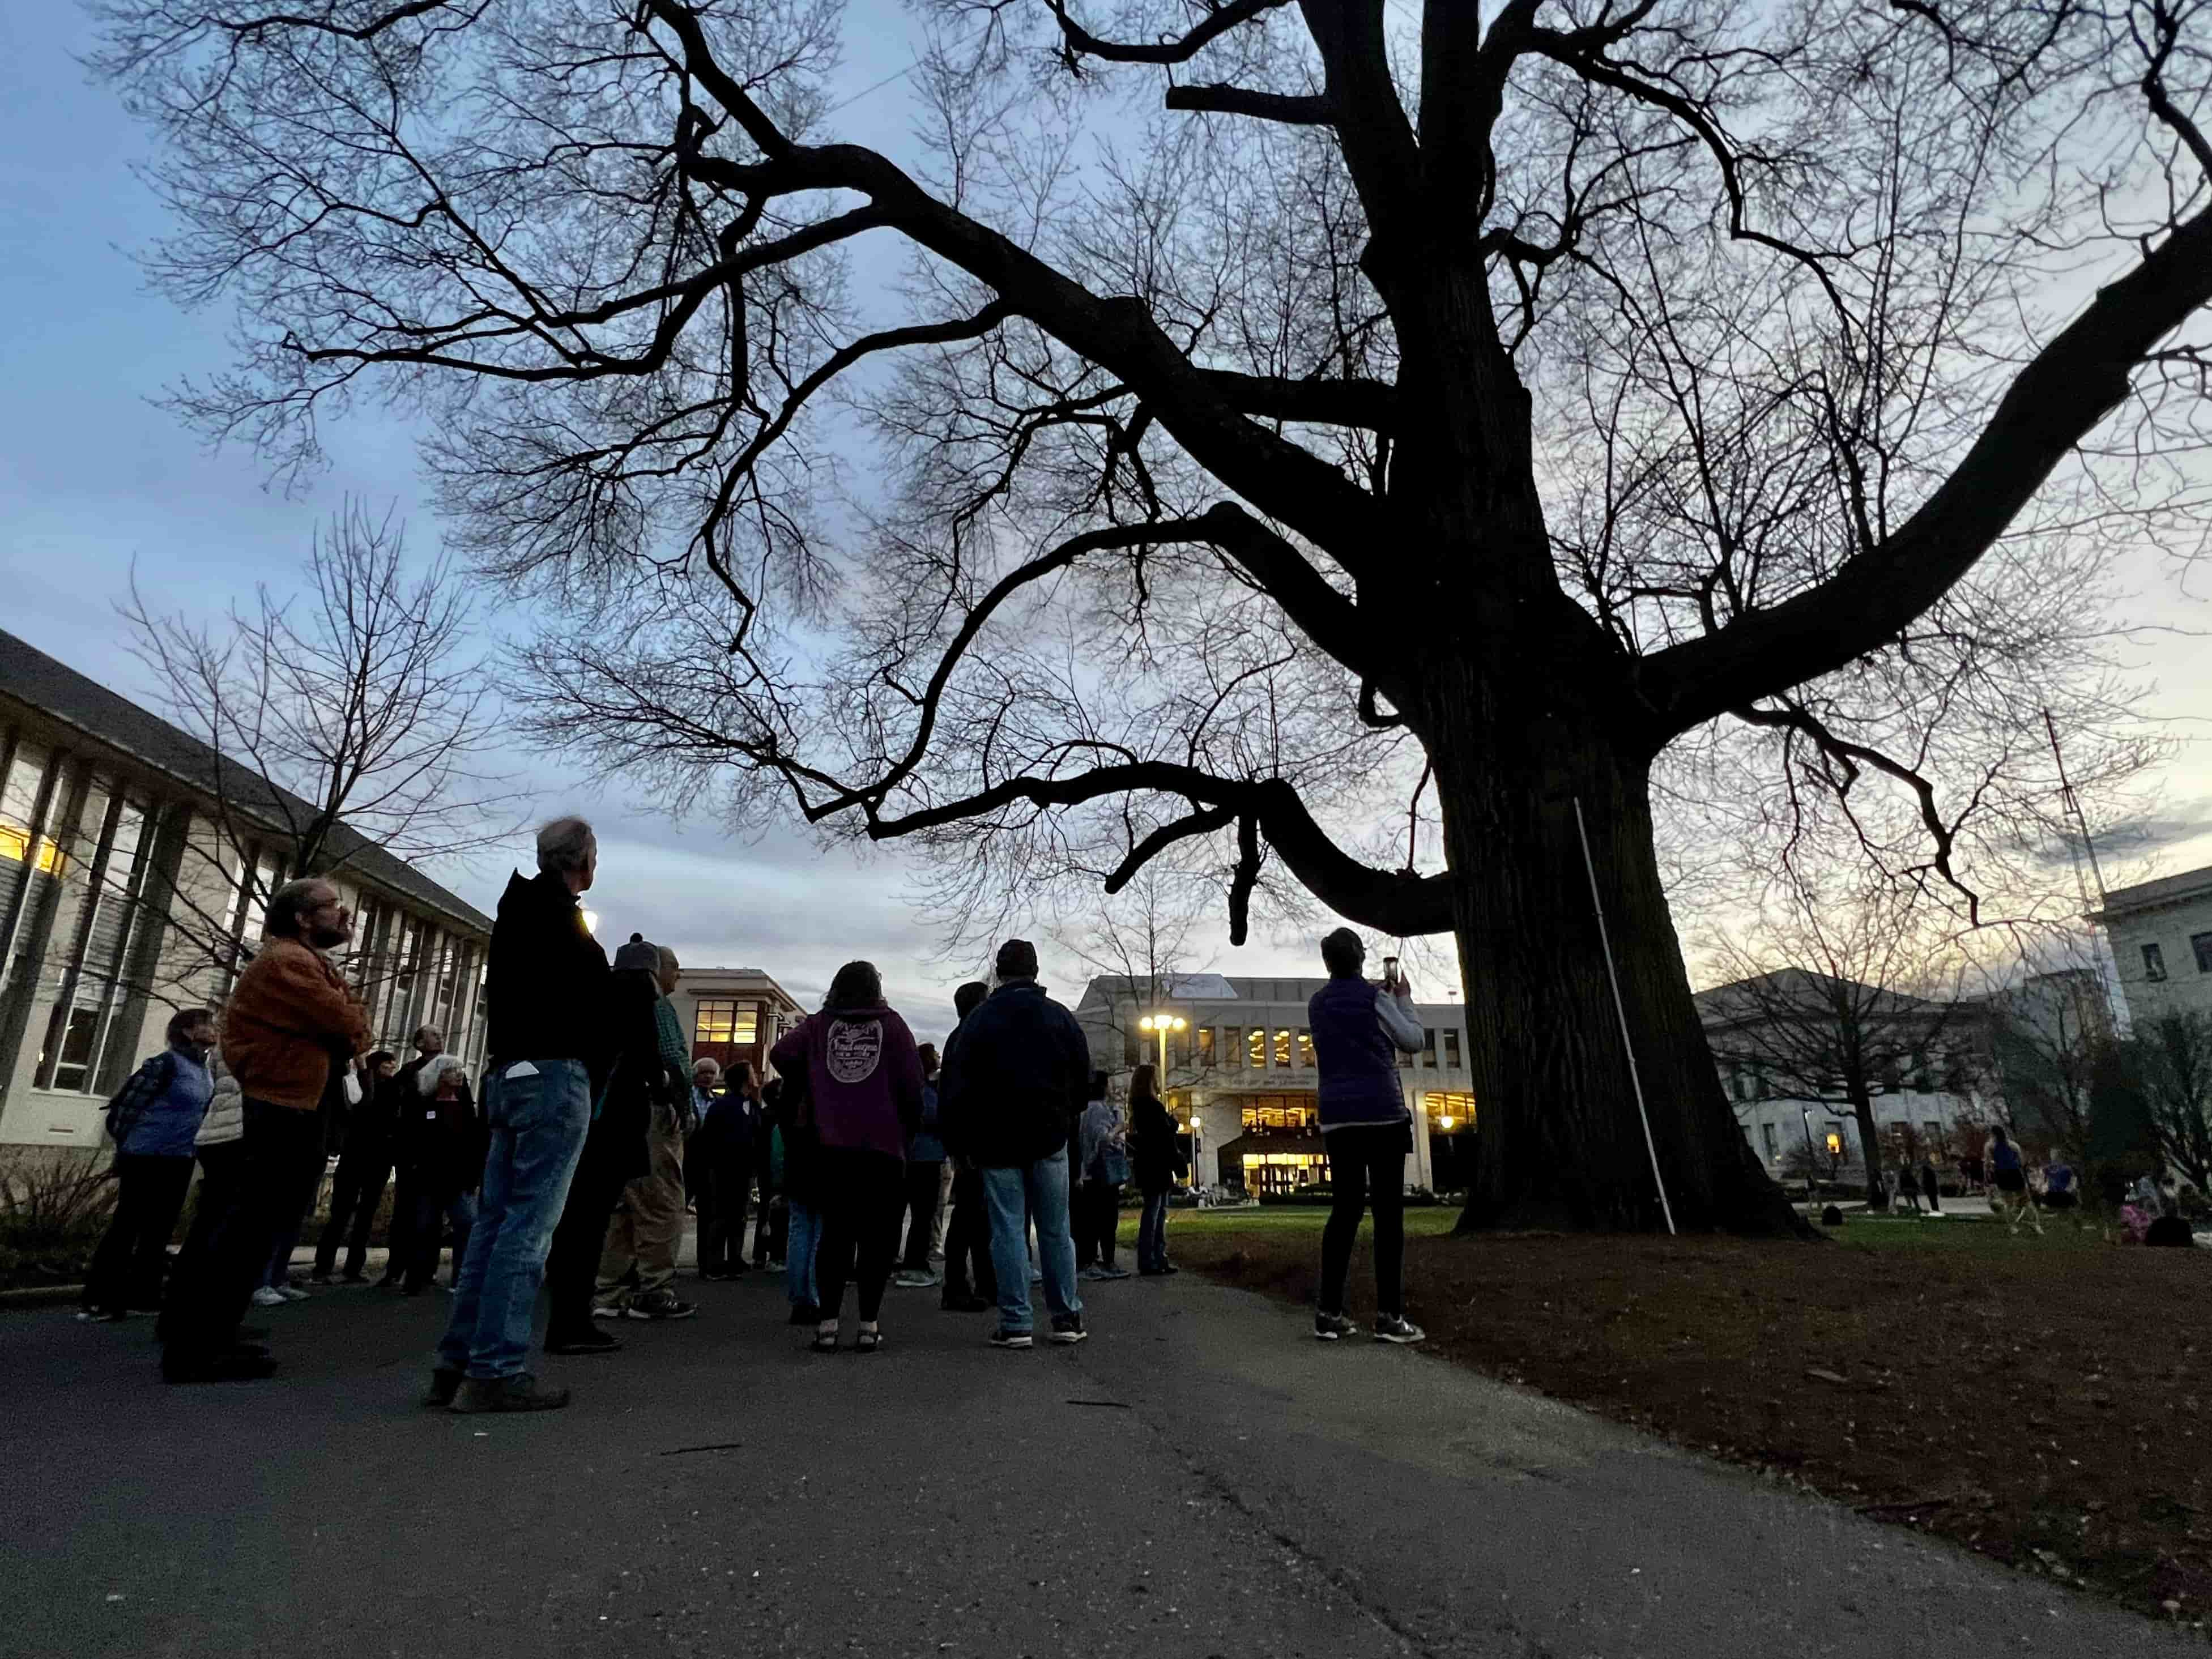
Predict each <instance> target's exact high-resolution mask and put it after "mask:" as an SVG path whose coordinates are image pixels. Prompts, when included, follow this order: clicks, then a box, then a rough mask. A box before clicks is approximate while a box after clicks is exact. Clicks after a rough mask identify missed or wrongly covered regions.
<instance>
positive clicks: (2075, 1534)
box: [1170, 1211, 2212, 1628]
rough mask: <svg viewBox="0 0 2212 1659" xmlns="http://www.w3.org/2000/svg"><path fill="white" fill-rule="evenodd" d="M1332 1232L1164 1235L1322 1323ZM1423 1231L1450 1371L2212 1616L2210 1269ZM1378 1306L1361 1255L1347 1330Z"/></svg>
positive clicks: (1957, 1227) (2183, 1262)
mask: <svg viewBox="0 0 2212 1659" xmlns="http://www.w3.org/2000/svg"><path fill="white" fill-rule="evenodd" d="M1319 1215H1320V1212H1304V1213H1299V1214H1295V1215H1285V1214H1282V1213H1281V1212H1264V1213H1263V1215H1262V1216H1261V1218H1259V1219H1258V1220H1257V1221H1256V1222H1248V1223H1244V1224H1243V1225H1239V1223H1238V1222H1237V1221H1232V1220H1231V1219H1230V1218H1202V1219H1200V1220H1198V1221H1197V1222H1196V1223H1195V1225H1193V1224H1192V1222H1191V1220H1190V1218H1177V1220H1176V1224H1175V1227H1174V1229H1173V1231H1171V1233H1170V1239H1171V1243H1172V1246H1173V1249H1174V1254H1175V1255H1176V1256H1177V1257H1178V1258H1179V1259H1180V1260H1181V1261H1182V1262H1183V1263H1184V1264H1185V1265H1186V1266H1188V1267H1196V1268H1199V1269H1201V1270H1203V1271H1205V1272H1206V1273H1209V1274H1211V1275H1212V1276H1213V1277H1216V1278H1218V1279H1225V1280H1226V1281H1228V1282H1230V1283H1232V1284H1236V1285H1243V1286H1246V1287H1248V1288H1251V1289H1255V1290H1261V1291H1268V1292H1271V1293H1273V1294H1275V1295H1278V1296H1281V1297H1288V1298H1291V1299H1293V1300H1310V1298H1311V1297H1312V1294H1313V1289H1314V1279H1315V1277H1316V1267H1317V1265H1318V1262H1317V1258H1318V1251H1319V1238H1320V1229H1319V1227H1318V1225H1301V1224H1302V1223H1312V1224H1317V1222H1318V1219H1319ZM1448 1221H1449V1217H1448V1216H1446V1215H1445V1214H1444V1212H1441V1211H1437V1212H1414V1215H1413V1225H1414V1227H1415V1232H1414V1236H1413V1237H1409V1239H1408V1240H1407V1300H1408V1303H1409V1304H1410V1306H1409V1311H1410V1313H1411V1314H1412V1316H1413V1317H1414V1318H1415V1319H1417V1320H1418V1321H1419V1322H1421V1323H1422V1324H1423V1325H1425V1327H1426V1328H1427V1329H1428V1331H1429V1333H1430V1338H1431V1346H1433V1347H1434V1348H1436V1349H1437V1351H1439V1352H1443V1353H1444V1354H1445V1355H1447V1356H1449V1358H1452V1359H1454V1360H1455V1361H1457V1362H1459V1363H1461V1364H1468V1365H1471V1366H1474V1367H1477V1368H1479V1369H1480V1370H1485V1371H1487V1372H1490V1373H1492V1374H1493V1375H1496V1376H1502V1377H1505V1378H1507V1379H1509V1380H1511V1381H1515V1382H1520V1383H1526V1384H1528V1386H1530V1387H1533V1388H1536V1389H1541V1390H1542V1391H1543V1392H1545V1393H1547V1394H1550V1395H1556V1396H1558V1397H1559V1398H1561V1399H1564V1400H1569V1401H1574V1402H1575V1403H1576V1404H1577V1405H1582V1406H1585V1407H1589V1408H1591V1409H1593V1410H1595V1411H1598V1412H1601V1413H1604V1414H1605V1415H1607V1416H1608V1417H1613V1418H1616V1419H1621V1420H1623V1421H1626V1422H1630V1423H1633V1424H1636V1425H1639V1426H1642V1427H1645V1428H1648V1429H1650V1430H1652V1431H1656V1432H1657V1433H1660V1434H1662V1435H1664V1436H1667V1437H1669V1438H1671V1439H1673V1440H1675V1441H1677V1442H1680V1443H1683V1444H1685V1445H1687V1446H1690V1447H1692V1448H1693V1449H1699V1450H1701V1451H1706V1452H1709V1453H1711V1454H1712V1455H1717V1456H1720V1457H1723V1458H1727V1459H1729V1460H1730V1461H1732V1462H1740V1463H1747V1464H1752V1465H1754V1466H1756V1467H1759V1468H1765V1469H1769V1470H1771V1471H1774V1472H1777V1473H1778V1474H1784V1475H1785V1476H1788V1477H1790V1478H1791V1479H1793V1480H1798V1481H1801V1482H1802V1483H1803V1484H1805V1485H1806V1486H1810V1487H1812V1488H1813V1489H1814V1490H1816V1491H1818V1492H1821V1493H1824V1494H1826V1496H1829V1497H1831V1498H1835V1499H1837V1500H1838V1501H1839V1502H1842V1503H1844V1504H1850V1505H1851V1506H1853V1507H1854V1508H1856V1509H1858V1510H1862V1511H1863V1512H1865V1513H1868V1514H1870V1515H1874V1516H1878V1517H1881V1518H1884V1519H1892V1520H1895V1521H1897V1522H1899V1523H1900V1524H1902V1525H1906V1526H1911V1527H1913V1528H1918V1529H1922V1530H1924V1531H1927V1532H1930V1533H1934V1534H1939V1535H1941V1536H1943V1537H1947V1538H1949V1539H1951V1540H1953V1541H1955V1542H1957V1543H1960V1544H1963V1545H1965V1546H1966V1547H1969V1548H1971V1549H1973V1550H1976V1551H1978V1552H1980V1553H1983V1554H1985V1555H1989V1556H1991V1557H1994V1558H1995V1559H1998V1560H2001V1561H2006V1562H2009V1563H2011V1564H2013V1565H2017V1566H2020V1567H2021V1568H2024V1569H2026V1570H2027V1571H2033V1572H2037V1573H2039V1574H2045V1575H2048V1576H2050V1577H2057V1578H2059V1579H2061V1580H2063V1582H2065V1583H2070V1584H2075V1585H2077V1586H2079V1587H2081V1588H2084V1589H2089V1590H2092V1591H2094V1592H2096V1593H2099V1594H2101V1595H2106V1596H2109V1597H2112V1598H2113V1599H2115V1600H2118V1601H2123V1602H2124V1603H2126V1604H2128V1605H2130V1606H2132V1607H2136V1608H2138V1609H2140V1610H2142V1611H2143V1612H2145V1613H2150V1614H2151V1615H2153V1616H2154V1617H2158V1618H2161V1619H2172V1618H2179V1620H2181V1621H2183V1622H2185V1623H2187V1624H2191V1625H2196V1626H2199V1627H2200V1628H2201V1627H2202V1626H2203V1622H2204V1621H2205V1620H2207V1619H2208V1617H2212V1423H2208V1422H2207V1421H2206V1419H2205V1416H2204V1411H2203V1407H2204V1405H2205V1402H2206V1400H2207V1399H2208V1397H2212V1388H2209V1387H2208V1385H2207V1384H2206V1383H2205V1381H2204V1372H2203V1352H2202V1350H2203V1339H2202V1338H2201V1337H2199V1336H2198V1335H2197V1334H2196V1333H2195V1331H2194V1320H2193V1317H2192V1315H2193V1313H2194V1311H2195V1310H2197V1309H2198V1308H2200V1307H2201V1306H2202V1305H2203V1298H2204V1296H2205V1294H2206V1291H2207V1289H2208V1286H2212V1257H2208V1256H2207V1255H2205V1254H2203V1253H2201V1252H2195V1251H2190V1252H2184V1251H2179V1250H2142V1249H2121V1248H2119V1247H2118V1246H2106V1245H2105V1244H2103V1243H2100V1242H2096V1241H2097V1236H2096V1235H2095V1234H2094V1233H2087V1234H2077V1233H2075V1231H2073V1230H2072V1229H2071V1228H2070V1227H2069V1226H2067V1225H2064V1224H2063V1223H2060V1224H2057V1225H2055V1226H2054V1228H2053V1231H2052V1233H2051V1237H2049V1238H2048V1239H2046V1240H2037V1239H2035V1238H2033V1237H2021V1238H2012V1237H2008V1236H2007V1235H2006V1233H2005V1232H2004V1231H2003V1229H2002V1227H2000V1226H1998V1225H1995V1224H1993V1223H1970V1222H1946V1223H1944V1224H1942V1225H1940V1226H1939V1225H1937V1224H1935V1223H1929V1224H1925V1225H1920V1226H1916V1225H1915V1224H1913V1223H1910V1222H1904V1223H1876V1222H1867V1223H1855V1224H1854V1225H1853V1226H1852V1227H1851V1228H1850V1231H1848V1232H1846V1233H1845V1234H1844V1235H1842V1236H1841V1237H1840V1240H1839V1242H1838V1243H1837V1244H1836V1245H1835V1246H1834V1247H1832V1248H1829V1249H1777V1248H1775V1247H1774V1246H1772V1245H1771V1244H1770V1245H1759V1244H1756V1243H1750V1242H1747V1241H1743V1240H1738V1239H1728V1238H1716V1237H1704V1238H1682V1239H1676V1240H1669V1239H1665V1238H1654V1237H1638V1238H1623V1237H1569V1236H1561V1235H1534V1234H1521V1235H1510V1236H1495V1235H1493V1236H1490V1237H1477V1238H1456V1237H1448V1236H1447V1237H1438V1236H1432V1235H1431V1231H1430V1229H1431V1226H1432V1225H1444V1224H1447V1223H1448ZM1373 1285H1374V1280H1373V1278H1372V1276H1371V1273H1370V1271H1369V1268H1368V1255H1367V1249H1366V1244H1365V1242H1364V1237H1363V1241H1362V1243H1361V1245H1360V1248H1359V1251H1358V1256H1357V1258H1356V1259H1355V1261H1354V1263H1353V1269H1352V1282H1351V1302H1352V1310H1353V1311H1354V1312H1355V1313H1358V1312H1360V1311H1363V1310H1365V1309H1366V1308H1367V1306H1368V1305H1369V1304H1370V1302H1371V1298H1372V1296H1373ZM2169 1603H2171V1604H2174V1605H2171V1606H2169V1605H2168V1604H2169Z"/></svg>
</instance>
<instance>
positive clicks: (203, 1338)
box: [161, 877, 368, 1383]
mask: <svg viewBox="0 0 2212 1659" xmlns="http://www.w3.org/2000/svg"><path fill="white" fill-rule="evenodd" d="M352 937H353V915H352V913H351V912H350V911H349V910H348V909H347V908H345V906H344V904H343V902H341V901H340V899H339V897H338V892H337V888H335V887H333V886H332V885H331V884H330V883H329V882H327V881H324V880H321V879H319V878H315V877H306V878H301V879H300V880H297V881H290V882H287V883H285V884H284V885H283V886H282V887H280V888H278V889H277V890H276V892H275V894H273V895H272V896H270V901H269V914H268V919H267V921H266V922H265V923H264V928H263V937H262V944H261V947H260V949H259V951H258V952H257V953H256V954H255V956H254V958H253V960H252V962H251V963H248V964H247V965H246V971H245V972H244V973H242V974H240V975H239V978H238V983H237V985H236V986H235V987H234V988H233V989H232V991H231V994H230V997H229V999H228V1001H227V1002H226V1003H225V1004H224V1006H223V1012H222V1058H223V1063H224V1065H225V1066H228V1068H229V1070H230V1073H231V1075H232V1076H233V1077H234V1078H236V1079H238V1085H239V1088H240V1091H242V1093H243V1094H244V1096H245V1110H246V1141H245V1146H246V1167H245V1175H244V1177H243V1181H242V1182H241V1186H242V1192H243V1201H242V1202H241V1203H240V1206H239V1207H238V1211H237V1213H236V1215H235V1217H234V1219H233V1220H232V1222H231V1223H230V1224H229V1225H227V1226H225V1227H224V1228H223V1229H222V1236H221V1237H218V1238H216V1239H215V1240H214V1241H212V1242H211V1245H210V1249H209V1250H208V1252H207V1254H206V1255H205V1256H204V1257H203V1259H202V1261H203V1265H202V1267H200V1269H199V1271H197V1273H192V1274H191V1275H190V1276H188V1278H187V1279H185V1282H184V1283H181V1284H179V1285H173V1286H172V1287H171V1291H170V1304H169V1309H168V1315H169V1316H168V1318H167V1320H165V1321H164V1325H165V1328H166V1334H165V1336H164V1339H163V1340H164V1345H165V1346H164V1350H163V1353H162V1356H161V1374H162V1376H165V1377H166V1378H167V1379H168V1380H169V1381H170V1382H172V1383H197V1382H207V1381H214V1380H219V1379H225V1378H241V1377H255V1376H268V1375H269V1374H270V1372H271V1371H273V1370H276V1361H275V1360H274V1359H272V1358H270V1356H269V1354H268V1353H267V1352H266V1351H265V1350H263V1349H259V1348H256V1347H252V1346H246V1345H242V1344H240V1341H239V1340H238V1327H239V1322H240V1320H241V1319H243V1318H244V1317H245V1314H246V1301H247V1297H249V1296H250V1295H251V1294H252V1290H253V1279H254V1276H255V1270H256V1269H257V1268H258V1267H262V1266H264V1265H265V1263H266V1262H267V1261H268V1257H269V1250H270V1243H271V1241H272V1240H273V1239H274V1238H275V1237H276V1226H277V1224H278V1222H279V1221H280V1220H281V1219H283V1212H284V1209H285V1206H287V1205H297V1204H298V1203H299V1202H300V1199H301V1193H302V1191H303V1190H304V1188H305V1183H306V1182H308V1181H310V1180H312V1179H313V1178H314V1176H317V1175H319V1173H320V1171H321V1168H322V1161H323V1131H324V1121H323V1110H324V1108H325V1105H326V1104H327V1103H329V1102H330V1101H331V1098H332V1097H334V1096H342V1091H343V1088H344V1086H345V1074H346V1069H347V1067H348V1066H349V1065H350V1063H351V1062H352V1060H353V1057H354V1056H355V1055H356V1054H359V1053H361V1052H362V1050H363V1049H364V1048H368V1016H367V1014H366V1013H364V1012H362V1006H361V1004H360V1003H359V1002H358V1001H356V1000H355V998H354V996H353V994H352V993H351V992H350V991H349V990H348V989H347V988H346V983H345V981H344V979H343V978H342V977H341V976H340V975H339V973H338V970H337V969H336V968H335V967H333V966H331V963H330V960H329V958H328V957H327V955H326V952H329V951H334V950H337V948H338V947H339V946H340V945H344V944H345V943H346V942H347V941H348V940H349V939H351V938H352Z"/></svg>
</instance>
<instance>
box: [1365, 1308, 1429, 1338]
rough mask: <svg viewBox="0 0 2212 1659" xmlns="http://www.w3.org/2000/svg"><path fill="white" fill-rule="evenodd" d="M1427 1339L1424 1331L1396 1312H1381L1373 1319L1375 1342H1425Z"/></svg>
mask: <svg viewBox="0 0 2212 1659" xmlns="http://www.w3.org/2000/svg"><path fill="white" fill-rule="evenodd" d="M1428 1339H1429V1334H1428V1333H1427V1332H1426V1331H1425V1330H1423V1329H1422V1328H1420V1327H1419V1325H1416V1324H1414V1323H1413V1322H1412V1321H1411V1320H1408V1319H1404V1318H1401V1316H1398V1315H1396V1314H1383V1315H1380V1316H1377V1317H1376V1321H1375V1340H1376V1341H1377V1342H1397V1343H1407V1342H1425V1341H1427V1340H1428Z"/></svg>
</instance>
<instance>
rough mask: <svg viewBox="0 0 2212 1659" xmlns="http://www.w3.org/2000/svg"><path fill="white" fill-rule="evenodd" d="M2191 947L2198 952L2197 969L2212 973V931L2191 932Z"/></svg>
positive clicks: (2204, 972) (2201, 971)
mask: <svg viewBox="0 0 2212 1659" xmlns="http://www.w3.org/2000/svg"><path fill="white" fill-rule="evenodd" d="M2189 948H2190V949H2191V950H2192V951H2196V952H2197V972H2198V973H2200V974H2212V933H2191V935H2190V936H2189Z"/></svg>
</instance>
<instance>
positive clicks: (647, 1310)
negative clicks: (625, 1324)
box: [623, 1291, 699, 1320]
mask: <svg viewBox="0 0 2212 1659" xmlns="http://www.w3.org/2000/svg"><path fill="white" fill-rule="evenodd" d="M698 1312H699V1310H698V1309H696V1308H695V1307H693V1306H692V1305H691V1304H690V1303H689V1302H686V1301H684V1299H683V1298H682V1297H679V1296H678V1295H677V1294H676V1292H675V1291H653V1294H652V1295H650V1296H641V1297H635V1298H634V1299H633V1300H632V1301H631V1303H630V1304H629V1307H627V1308H625V1309H623V1316H625V1317H627V1318H630V1319H653V1320H662V1319H692V1318H696V1316H698Z"/></svg>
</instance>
